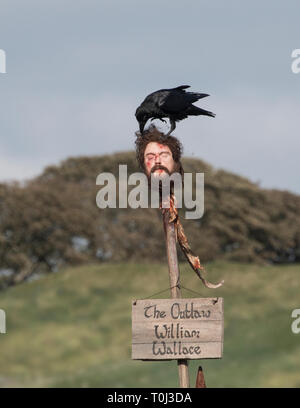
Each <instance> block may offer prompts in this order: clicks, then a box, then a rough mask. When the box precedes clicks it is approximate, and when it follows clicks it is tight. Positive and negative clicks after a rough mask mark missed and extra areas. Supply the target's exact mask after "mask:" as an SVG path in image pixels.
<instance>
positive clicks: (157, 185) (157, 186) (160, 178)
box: [147, 162, 183, 200]
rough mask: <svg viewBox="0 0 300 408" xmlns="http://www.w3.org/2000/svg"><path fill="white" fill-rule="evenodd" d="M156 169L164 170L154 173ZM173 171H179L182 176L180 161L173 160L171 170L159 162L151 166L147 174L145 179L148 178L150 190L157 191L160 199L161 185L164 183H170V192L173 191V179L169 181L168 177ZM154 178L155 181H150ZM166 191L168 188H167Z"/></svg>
mask: <svg viewBox="0 0 300 408" xmlns="http://www.w3.org/2000/svg"><path fill="white" fill-rule="evenodd" d="M157 170H164V171H163V172H161V173H157V174H155V175H154V172H155V171H157ZM173 173H179V174H181V176H183V169H182V166H181V163H180V162H175V163H174V166H173V169H172V171H171V172H170V171H169V169H168V168H167V167H165V166H163V165H161V164H156V165H154V166H153V167H152V169H151V170H150V173H148V174H147V179H148V186H149V188H150V189H151V190H153V191H155V190H156V191H157V190H158V191H159V197H160V200H161V199H162V193H163V185H164V183H165V184H166V185H167V184H168V183H170V193H173V192H174V182H173V180H171V181H169V177H170V176H171V175H172V174H173ZM152 178H153V179H154V181H155V182H152V183H151V179H152ZM167 191H168V189H167Z"/></svg>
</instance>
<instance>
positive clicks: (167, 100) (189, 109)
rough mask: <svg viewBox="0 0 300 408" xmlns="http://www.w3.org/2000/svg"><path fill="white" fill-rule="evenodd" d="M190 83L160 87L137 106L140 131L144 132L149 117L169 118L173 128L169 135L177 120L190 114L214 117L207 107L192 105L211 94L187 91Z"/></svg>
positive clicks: (136, 114)
mask: <svg viewBox="0 0 300 408" xmlns="http://www.w3.org/2000/svg"><path fill="white" fill-rule="evenodd" d="M186 88H190V86H189V85H181V86H178V87H177V88H172V89H160V90H159V91H156V92H153V93H151V94H150V95H148V96H147V97H146V98H145V100H144V101H143V102H142V103H141V105H140V106H139V107H138V108H137V110H136V112H135V116H136V119H137V121H138V122H139V125H140V132H141V133H143V130H144V127H145V124H146V122H147V121H148V119H152V120H153V119H160V120H162V119H163V118H169V119H170V123H171V129H170V131H169V133H168V135H169V134H170V133H171V132H172V131H173V130H174V129H175V127H176V124H175V123H176V122H178V121H180V120H182V119H186V118H187V117H188V116H189V115H192V116H198V115H205V116H211V117H214V116H215V114H214V113H212V112H209V111H206V110H205V109H201V108H198V107H197V106H195V105H192V104H193V103H194V102H196V101H198V100H199V99H201V98H205V97H206V96H209V95H208V94H205V93H197V92H186V91H185V89H186Z"/></svg>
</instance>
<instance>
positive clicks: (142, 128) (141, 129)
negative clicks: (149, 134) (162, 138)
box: [140, 121, 146, 135]
mask: <svg viewBox="0 0 300 408" xmlns="http://www.w3.org/2000/svg"><path fill="white" fill-rule="evenodd" d="M145 124H146V122H144V121H143V122H140V133H141V135H142V134H143V132H144V127H145Z"/></svg>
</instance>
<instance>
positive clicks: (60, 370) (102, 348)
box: [0, 261, 300, 387]
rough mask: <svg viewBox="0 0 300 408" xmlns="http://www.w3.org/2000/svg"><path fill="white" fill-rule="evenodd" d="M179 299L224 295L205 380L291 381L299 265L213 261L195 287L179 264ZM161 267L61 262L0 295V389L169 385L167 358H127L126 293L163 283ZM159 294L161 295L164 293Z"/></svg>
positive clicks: (296, 367) (296, 369)
mask: <svg viewBox="0 0 300 408" xmlns="http://www.w3.org/2000/svg"><path fill="white" fill-rule="evenodd" d="M180 269H181V280H182V285H183V286H185V287H186V288H191V289H193V290H194V291H197V292H199V295H198V296H197V295H195V294H192V293H190V292H188V291H186V290H183V297H193V296H196V297H211V296H222V297H224V306H225V342H224V357H223V359H221V360H198V361H193V362H191V363H190V368H189V371H190V379H191V386H192V387H194V385H195V380H196V372H197V367H198V365H202V367H203V369H204V375H205V380H206V383H207V386H208V387H299V386H300V334H298V335H296V334H293V333H292V332H291V323H292V319H291V313H292V310H293V309H295V308H300V300H299V283H300V275H299V266H298V265H295V264H293V265H285V266H284V265H280V266H261V265H253V264H238V263H229V262H225V261H215V262H212V263H210V264H208V265H207V270H208V274H209V278H210V280H211V281H212V282H214V281H219V280H220V279H221V278H222V279H225V284H224V287H222V288H220V289H216V290H208V289H205V288H204V287H203V286H202V284H201V282H200V281H199V280H198V278H197V277H196V275H195V274H194V272H193V271H192V270H190V268H189V266H188V265H187V264H181V265H180ZM168 284H169V281H168V272H167V265H166V264H143V263H110V264H90V265H84V266H80V267H73V268H66V269H64V270H62V271H61V272H59V273H52V274H49V275H47V276H44V277H42V278H40V279H39V280H33V281H29V282H24V283H22V284H20V285H17V286H14V287H11V288H8V289H7V290H5V291H3V292H1V293H0V308H1V309H4V310H5V312H6V318H7V333H6V334H0V386H1V387H20V386H21V387H177V386H178V374H177V365H176V361H171V362H162V361H161V362H142V361H132V360H131V300H132V299H136V298H144V297H148V296H151V295H152V294H153V293H156V292H159V291H161V290H163V289H165V288H167V287H168ZM157 297H159V298H168V297H169V292H168V291H167V292H165V293H164V294H160V295H158V296H157Z"/></svg>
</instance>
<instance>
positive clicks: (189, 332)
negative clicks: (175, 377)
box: [132, 298, 224, 360]
mask: <svg viewBox="0 0 300 408" xmlns="http://www.w3.org/2000/svg"><path fill="white" fill-rule="evenodd" d="M223 332H224V309H223V298H192V299H148V300H137V301H134V302H133V303H132V358H133V359H134V360H172V359H176V360H178V359H200V358H221V357H222V352H223Z"/></svg>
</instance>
